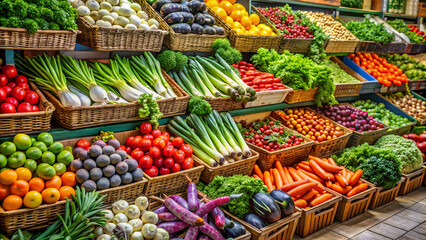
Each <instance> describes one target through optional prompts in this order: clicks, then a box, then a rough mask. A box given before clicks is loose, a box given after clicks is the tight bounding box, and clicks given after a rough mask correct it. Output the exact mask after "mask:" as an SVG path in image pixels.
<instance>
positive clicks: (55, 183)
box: [46, 176, 62, 189]
mask: <svg viewBox="0 0 426 240" xmlns="http://www.w3.org/2000/svg"><path fill="white" fill-rule="evenodd" d="M61 186H62V180H61V178H60V177H59V176H54V177H53V178H52V179H50V180H49V181H46V188H56V189H59V188H61Z"/></svg>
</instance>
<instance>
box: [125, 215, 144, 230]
mask: <svg viewBox="0 0 426 240" xmlns="http://www.w3.org/2000/svg"><path fill="white" fill-rule="evenodd" d="M128 224H130V226H132V228H133V231H140V230H141V229H142V226H143V222H142V220H140V219H139V218H136V219H132V220H130V221H129V222H128Z"/></svg>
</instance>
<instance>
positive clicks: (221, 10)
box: [212, 7, 228, 21]
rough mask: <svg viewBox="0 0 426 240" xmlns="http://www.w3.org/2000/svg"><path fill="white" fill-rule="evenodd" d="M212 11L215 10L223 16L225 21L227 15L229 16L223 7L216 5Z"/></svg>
mask: <svg viewBox="0 0 426 240" xmlns="http://www.w3.org/2000/svg"><path fill="white" fill-rule="evenodd" d="M212 11H213V12H215V13H216V14H217V15H218V16H219V17H220V18H222V19H223V21H225V20H226V17H227V16H228V15H227V14H226V11H225V10H224V9H223V8H221V7H214V8H212Z"/></svg>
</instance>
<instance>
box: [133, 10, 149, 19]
mask: <svg viewBox="0 0 426 240" xmlns="http://www.w3.org/2000/svg"><path fill="white" fill-rule="evenodd" d="M136 15H137V16H138V17H139V18H140V19H145V20H147V21H148V19H149V16H148V14H147V13H146V12H145V11H138V12H137V13H136Z"/></svg>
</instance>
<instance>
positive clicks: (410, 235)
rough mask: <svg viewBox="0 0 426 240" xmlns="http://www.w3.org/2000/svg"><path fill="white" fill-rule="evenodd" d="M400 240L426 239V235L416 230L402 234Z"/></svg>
mask: <svg viewBox="0 0 426 240" xmlns="http://www.w3.org/2000/svg"><path fill="white" fill-rule="evenodd" d="M398 239H399V240H425V239H426V235H423V234H420V233H418V232H415V231H410V232H407V233H406V234H405V235H402V236H401V237H400V238H398Z"/></svg>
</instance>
